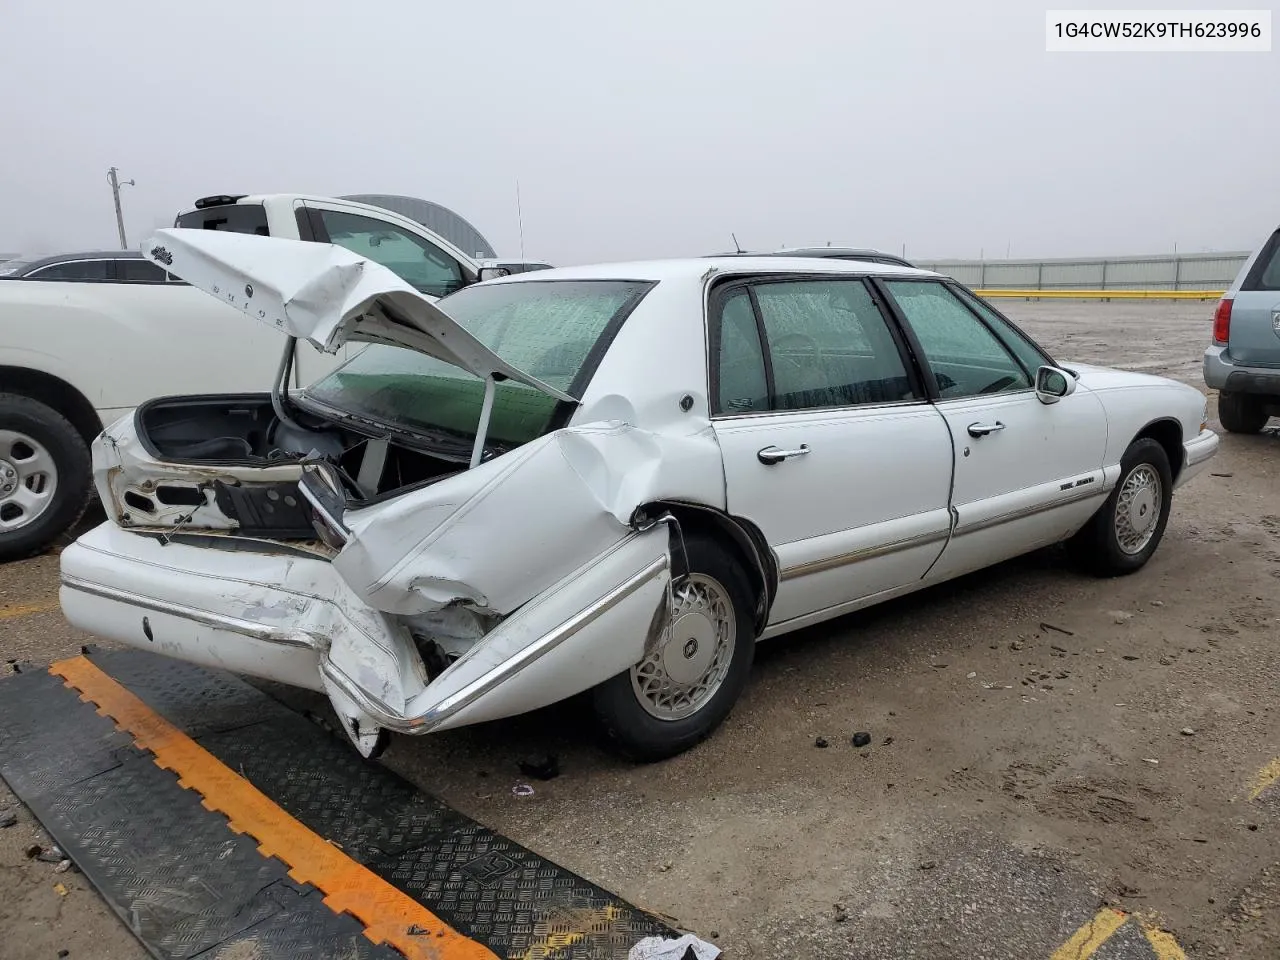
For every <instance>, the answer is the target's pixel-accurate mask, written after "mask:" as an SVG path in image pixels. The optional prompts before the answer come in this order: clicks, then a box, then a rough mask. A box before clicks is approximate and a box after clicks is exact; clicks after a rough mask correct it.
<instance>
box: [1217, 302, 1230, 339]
mask: <svg viewBox="0 0 1280 960" xmlns="http://www.w3.org/2000/svg"><path fill="white" fill-rule="evenodd" d="M1230 338H1231V298H1230V297H1223V298H1222V299H1221V300H1219V301H1218V309H1217V310H1215V311H1213V342H1214V343H1224V344H1225V343H1226V342H1227V341H1228V340H1229V339H1230Z"/></svg>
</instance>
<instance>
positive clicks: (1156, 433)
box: [1133, 420, 1185, 482]
mask: <svg viewBox="0 0 1280 960" xmlns="http://www.w3.org/2000/svg"><path fill="white" fill-rule="evenodd" d="M1143 437H1148V438H1150V439H1152V440H1154V441H1155V442H1156V443H1158V444H1160V446H1161V447H1163V448H1164V453H1165V456H1167V457H1168V458H1169V472H1170V473H1172V474H1173V479H1174V481H1175V482H1176V481H1177V479H1178V474H1179V473H1181V472H1182V462H1183V460H1184V459H1185V451H1184V450H1183V448H1182V425H1181V424H1179V423H1178V421H1177V420H1156V421H1155V422H1154V423H1149V424H1147V425H1146V426H1145V427H1143V428H1142V429H1141V430H1139V431H1138V435H1137V436H1136V437H1134V438H1133V439H1134V440H1141V439H1142V438H1143Z"/></svg>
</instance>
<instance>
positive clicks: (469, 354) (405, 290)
mask: <svg viewBox="0 0 1280 960" xmlns="http://www.w3.org/2000/svg"><path fill="white" fill-rule="evenodd" d="M142 252H143V255H144V256H145V257H147V259H149V260H151V261H152V262H153V263H156V264H159V265H160V266H162V267H163V268H164V269H166V270H168V271H169V272H170V273H172V274H174V275H175V276H177V277H180V278H181V279H183V280H185V281H187V283H189V284H191V285H192V286H193V287H197V288H198V289H200V290H203V291H205V292H206V293H208V294H210V295H212V296H215V297H217V298H218V299H219V300H222V301H223V302H225V303H229V304H231V305H232V306H234V307H236V308H237V309H239V310H241V311H243V312H244V313H245V314H247V315H248V316H250V317H253V318H254V319H255V320H259V321H261V322H263V323H265V324H267V325H268V326H271V327H274V328H275V329H277V330H279V331H281V332H282V333H284V334H286V335H287V336H291V337H296V338H298V339H299V340H306V341H308V342H310V343H311V345H312V346H314V347H315V348H316V349H318V350H321V351H323V352H325V353H335V352H337V350H338V349H339V348H341V347H342V345H343V344H344V343H346V342H347V341H364V342H370V343H387V344H392V345H394V346H400V347H406V348H408V349H411V350H417V351H419V352H421V353H425V354H428V355H430V356H433V357H436V358H438V359H440V360H443V361H444V362H446V363H450V364H453V365H454V366H456V367H459V368H461V369H463V370H466V371H468V372H469V373H472V374H474V375H475V376H477V377H481V378H483V379H488V378H493V379H496V380H503V379H507V380H515V381H517V382H519V383H523V384H526V385H527V386H530V387H533V388H534V389H535V390H540V391H542V392H543V393H545V394H547V395H549V396H552V397H555V398H556V399H557V400H564V401H567V402H569V403H576V402H577V401H576V400H574V399H573V397H571V396H569V395H568V394H566V393H564V392H563V391H561V390H557V389H556V388H555V387H553V386H551V385H550V384H548V383H544V382H543V381H541V380H539V379H538V378H537V377H534V376H532V375H530V374H527V373H525V372H524V371H522V370H520V369H518V368H516V367H513V366H511V365H510V364H509V363H507V362H506V361H505V360H503V359H502V358H501V357H499V356H498V355H497V354H496V353H494V352H493V351H492V350H490V349H489V348H488V347H486V346H485V345H484V344H483V343H481V342H480V341H479V340H477V339H476V338H475V337H474V336H472V335H471V334H470V333H469V332H468V331H467V330H466V329H465V328H464V327H462V326H461V325H459V324H458V323H457V322H456V321H454V320H453V319H452V318H451V317H450V316H449V315H448V314H447V313H445V312H444V311H443V310H441V309H440V308H439V307H438V306H436V305H435V303H433V302H432V300H431V299H430V298H428V297H426V296H425V295H423V294H421V293H419V292H418V291H417V290H415V289H414V288H413V287H411V286H410V285H409V284H408V283H406V282H405V281H404V280H402V279H401V278H400V277H398V276H397V275H396V274H395V273H393V272H392V271H390V270H388V269H387V268H386V267H383V266H382V265H381V264H377V263H374V262H372V261H370V260H366V259H365V258H363V257H361V256H359V255H357V254H355V253H352V252H351V251H350V250H347V249H345V248H343V247H339V246H336V245H334V244H328V243H308V242H304V241H301V240H286V239H282V238H279V237H260V236H250V235H245V234H238V233H223V232H220V231H210V230H188V229H181V228H176V229H175V228H170V229H164V230H157V231H156V232H155V233H154V234H153V235H152V237H151V238H150V239H149V240H148V241H147V242H146V243H144V244H143V246H142Z"/></svg>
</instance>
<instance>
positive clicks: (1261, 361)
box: [1204, 230, 1280, 433]
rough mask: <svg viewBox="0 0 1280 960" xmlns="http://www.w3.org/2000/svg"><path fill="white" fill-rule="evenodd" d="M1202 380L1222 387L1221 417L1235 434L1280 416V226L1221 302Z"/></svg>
mask: <svg viewBox="0 0 1280 960" xmlns="http://www.w3.org/2000/svg"><path fill="white" fill-rule="evenodd" d="M1204 382H1205V383H1207V384H1208V385H1209V386H1210V387H1213V388H1214V389H1216V390H1218V391H1219V393H1218V419H1219V420H1221V421H1222V425H1223V426H1224V427H1226V428H1227V429H1228V430H1230V431H1231V432H1232V433H1257V432H1258V431H1259V430H1261V429H1262V428H1263V427H1264V426H1266V423H1267V418H1268V417H1271V416H1280V230H1277V231H1276V232H1275V233H1273V234H1272V235H1271V239H1270V240H1268V241H1267V242H1266V243H1264V244H1263V245H1262V249H1260V250H1259V251H1258V252H1257V253H1255V254H1254V255H1253V257H1251V258H1250V260H1249V262H1248V263H1246V264H1245V265H1244V268H1243V269H1242V270H1241V271H1240V275H1239V276H1237V277H1236V279H1235V282H1234V283H1232V284H1231V289H1230V290H1228V291H1227V292H1226V293H1225V294H1223V296H1222V299H1221V300H1219V301H1218V309H1217V311H1216V312H1215V313H1214V315H1213V343H1212V345H1210V347H1209V349H1208V350H1206V351H1205V352H1204Z"/></svg>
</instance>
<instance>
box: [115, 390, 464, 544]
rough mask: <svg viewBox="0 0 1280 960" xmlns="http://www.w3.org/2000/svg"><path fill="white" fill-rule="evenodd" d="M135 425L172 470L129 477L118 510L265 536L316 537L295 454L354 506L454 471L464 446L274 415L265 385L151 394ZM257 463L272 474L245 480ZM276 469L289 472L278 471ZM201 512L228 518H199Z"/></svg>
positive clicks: (295, 412) (164, 522) (158, 521)
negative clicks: (260, 389)
mask: <svg viewBox="0 0 1280 960" xmlns="http://www.w3.org/2000/svg"><path fill="white" fill-rule="evenodd" d="M135 429H136V431H137V435H138V439H139V440H140V441H141V443H142V445H143V447H144V448H145V449H146V451H147V453H149V454H150V455H151V456H152V457H154V458H155V459H157V460H162V461H164V462H166V463H168V464H173V466H174V469H173V471H172V477H171V478H169V477H166V478H162V479H156V480H148V481H145V482H143V483H140V484H129V485H128V487H127V488H126V489H125V490H124V491H123V496H122V498H121V499H122V501H123V503H122V504H121V507H122V510H125V511H127V512H128V513H127V517H126V518H122V519H127V521H128V522H129V523H130V524H131V525H144V526H148V525H157V526H170V525H175V526H180V527H183V528H184V529H199V528H201V527H211V526H218V527H221V528H223V529H226V530H233V531H235V532H236V533H239V534H241V535H244V536H251V537H260V538H266V539H273V540H313V539H315V537H316V534H317V527H316V524H315V516H314V513H315V511H314V510H313V508H312V507H311V505H310V504H309V503H308V501H307V500H306V498H304V497H303V496H302V495H301V494H300V492H299V489H298V480H299V477H300V475H301V465H302V464H303V463H304V462H307V463H323V464H327V465H328V466H329V473H330V474H331V475H334V476H337V477H339V478H340V479H341V482H342V485H343V487H344V488H345V489H344V499H345V500H346V501H347V502H348V503H350V504H353V505H354V504H357V503H361V502H368V501H373V500H376V499H379V498H381V497H383V496H386V495H388V494H392V493H395V492H398V491H403V490H405V489H410V488H414V487H418V486H422V485H425V484H428V483H433V482H435V481H437V480H441V479H443V478H445V477H448V476H452V475H453V474H455V473H458V472H461V471H463V470H465V469H466V468H467V453H468V450H469V445H468V444H466V443H465V442H463V441H459V442H458V444H457V454H456V457H455V456H454V452H453V451H452V450H450V451H449V455H448V456H442V455H440V454H436V453H427V452H425V451H423V450H421V449H418V448H416V447H415V446H414V445H413V444H412V443H410V442H406V439H405V438H401V437H398V436H395V435H391V434H390V433H389V432H387V431H386V430H382V431H379V429H378V427H377V426H376V425H375V424H372V423H369V424H365V423H363V422H360V423H358V424H355V425H353V424H351V423H350V422H347V421H346V420H345V419H344V420H342V421H340V420H339V419H338V418H337V417H335V418H333V419H329V418H326V417H324V416H321V415H319V414H317V413H315V412H308V411H305V410H302V409H300V408H299V407H298V406H296V405H291V407H290V411H289V414H288V419H287V420H285V419H281V417H280V416H279V415H278V414H277V413H276V410H275V408H274V407H273V404H272V398H271V396H270V394H266V393H262V394H245V395H237V396H227V395H216V396H207V397H200V396H192V397H166V398H162V399H159V400H153V401H151V402H150V403H148V404H145V405H144V406H142V407H140V408H138V411H137V414H136V417H135ZM290 467H294V468H297V469H295V470H289V469H288V468H290ZM271 468H285V470H284V471H281V470H279V469H271ZM258 470H262V471H264V472H265V471H270V473H271V475H272V479H266V478H265V477H264V478H263V479H262V480H256V479H254V473H255V472H256V471H258ZM281 473H283V474H284V475H285V476H287V477H289V478H288V479H277V478H279V477H280V476H281ZM210 514H211V515H212V517H217V516H218V515H219V514H220V515H221V517H223V518H225V520H226V521H230V522H229V523H227V522H222V523H217V524H211V523H207V522H202V516H205V515H210Z"/></svg>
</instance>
